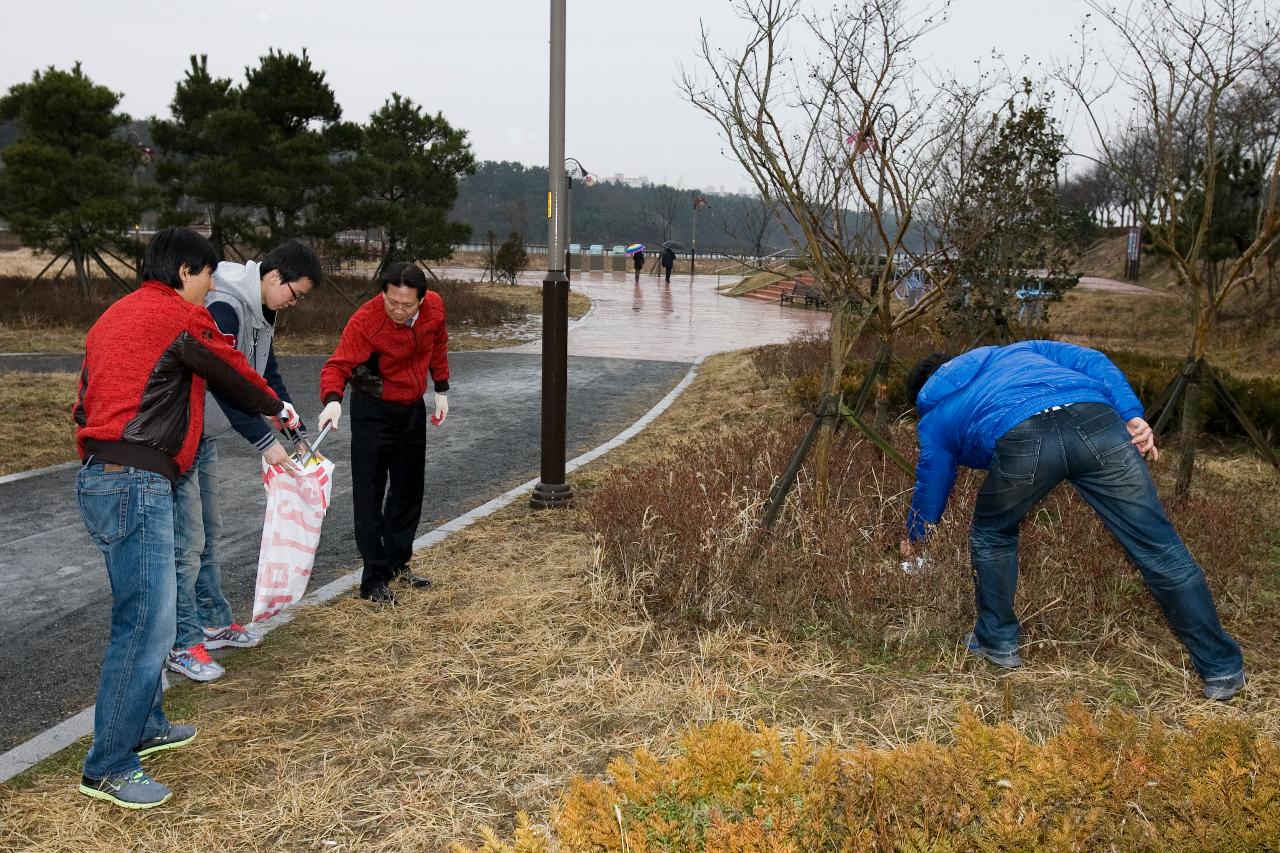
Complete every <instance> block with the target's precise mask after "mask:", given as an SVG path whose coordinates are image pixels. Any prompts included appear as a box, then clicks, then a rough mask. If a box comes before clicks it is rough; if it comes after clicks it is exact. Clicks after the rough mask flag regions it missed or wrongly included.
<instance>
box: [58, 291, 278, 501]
mask: <svg viewBox="0 0 1280 853" xmlns="http://www.w3.org/2000/svg"><path fill="white" fill-rule="evenodd" d="M206 381H207V382H208V384H209V385H210V386H212V387H213V389H214V390H215V391H216V392H218V393H219V394H221V395H224V396H226V397H227V398H228V399H230V400H233V401H235V402H236V404H237V405H238V406H240V407H242V408H244V409H247V410H249V411H253V412H257V413H259V414H263V415H278V414H279V413H280V409H281V403H280V400H279V398H278V397H276V394H275V392H274V391H272V390H271V387H270V386H269V385H267V383H266V381H265V380H263V378H262V377H261V376H259V375H258V374H257V372H256V371H255V370H254V369H253V368H252V367H250V366H249V363H248V362H247V361H245V358H244V356H243V355H241V354H240V353H239V352H238V351H237V350H236V349H235V348H233V347H231V346H230V345H229V344H227V342H226V341H225V340H224V339H223V337H222V334H221V333H220V332H219V331H218V327H217V326H215V325H214V322H213V318H212V317H210V316H209V312H208V311H206V310H205V308H204V306H203V305H192V304H191V303H189V302H187V301H186V300H184V299H183V298H182V296H181V295H180V294H179V293H178V292H177V291H176V290H174V289H173V288H172V287H169V286H168V285H166V284H164V283H163V282H158V281H148V282H145V283H143V285H142V286H141V287H140V288H138V289H137V290H135V291H133V292H132V293H130V294H128V295H127V296H124V297H122V298H120V299H118V300H116V302H115V303H113V304H112V305H111V307H110V308H108V309H107V310H106V311H105V312H103V314H102V316H101V317H99V318H98V321H97V322H96V323H94V324H93V326H92V327H91V328H90V329H89V333H88V334H87V335H86V336H85V341H84V361H83V363H82V365H81V368H80V388H79V393H78V394H77V399H76V405H75V409H74V415H75V421H76V446H77V448H78V450H79V451H80V458H82V459H87V458H88V457H89V456H90V455H91V454H92V455H93V456H94V457H95V458H96V459H99V460H101V461H103V462H114V463H117V464H120V465H132V466H135V467H138V468H145V469H147V470H148V471H155V472H156V473H158V474H163V475H165V476H166V477H168V478H169V479H171V480H172V479H176V478H177V477H178V476H179V475H180V474H181V473H183V472H185V471H186V470H187V469H188V468H190V467H191V463H192V462H193V461H195V455H196V446H197V445H198V444H199V443H200V435H201V433H202V431H203V429H204V393H205V383H206Z"/></svg>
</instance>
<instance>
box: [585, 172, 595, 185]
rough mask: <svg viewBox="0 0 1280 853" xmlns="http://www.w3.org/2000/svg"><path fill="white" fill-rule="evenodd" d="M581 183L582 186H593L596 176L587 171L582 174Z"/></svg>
mask: <svg viewBox="0 0 1280 853" xmlns="http://www.w3.org/2000/svg"><path fill="white" fill-rule="evenodd" d="M582 185H583V186H584V187H594V186H595V185H596V176H595V175H593V174H591V173H590V172H588V173H587V174H585V175H583V176H582Z"/></svg>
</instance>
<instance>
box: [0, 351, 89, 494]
mask: <svg viewBox="0 0 1280 853" xmlns="http://www.w3.org/2000/svg"><path fill="white" fill-rule="evenodd" d="M76 380H77V377H76V374H74V373H24V372H20V371H15V372H12V373H0V400H3V401H4V405H2V406H0V475H4V474H12V473H14V472H15V471H26V470H28V469H31V468H43V467H44V466H46V465H56V464H57V463H59V462H67V461H69V460H72V459H75V458H76V449H75V448H76V436H75V424H74V423H72V421H71V407H72V406H73V405H74V404H75V400H76Z"/></svg>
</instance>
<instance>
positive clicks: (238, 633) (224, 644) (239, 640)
mask: <svg viewBox="0 0 1280 853" xmlns="http://www.w3.org/2000/svg"><path fill="white" fill-rule="evenodd" d="M261 642H262V635H261V634H255V633H254V632H252V631H249V630H247V629H246V628H245V627H244V626H243V625H241V624H240V623H239V622H232V623H231V624H230V625H228V626H227V627H225V628H205V629H204V647H205V648H206V649H251V648H253V647H254V646H256V645H258V643H261Z"/></svg>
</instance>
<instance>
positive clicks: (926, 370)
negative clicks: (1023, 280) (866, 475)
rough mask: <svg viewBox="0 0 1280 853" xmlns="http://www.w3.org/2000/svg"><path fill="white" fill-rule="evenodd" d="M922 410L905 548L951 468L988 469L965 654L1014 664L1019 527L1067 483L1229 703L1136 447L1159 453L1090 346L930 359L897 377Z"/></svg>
mask: <svg viewBox="0 0 1280 853" xmlns="http://www.w3.org/2000/svg"><path fill="white" fill-rule="evenodd" d="M907 396H908V398H909V399H910V400H911V402H912V403H913V404H914V405H915V406H916V409H917V410H918V412H919V414H920V424H919V427H918V432H919V436H920V459H919V462H918V463H917V465H916V485H915V492H914V494H913V495H912V499H911V509H910V511H909V513H908V518H907V533H908V537H909V538H908V539H907V540H904V541H903V543H902V550H903V556H904V557H908V558H909V557H911V556H912V553H913V544H914V543H918V542H921V541H923V540H924V539H925V538H926V537H927V535H928V528H927V526H926V525H929V524H936V523H937V522H938V520H939V519H940V518H941V517H942V511H943V510H944V509H945V508H946V505H947V499H948V497H949V496H950V494H951V488H952V486H953V485H954V483H955V478H956V468H957V466H959V465H964V466H965V467H968V468H981V469H988V473H987V477H986V480H985V481H984V482H983V484H982V489H981V491H980V492H979V493H978V501H977V505H976V506H975V507H974V512H973V526H972V528H971V530H970V536H969V550H970V556H971V559H972V560H973V567H974V572H975V576H976V586H977V589H976V598H977V611H978V617H977V622H976V624H975V625H974V629H973V633H972V634H970V635H969V636H968V638H966V641H967V645H968V649H969V651H970V652H972V653H973V654H975V655H978V656H980V657H983V658H986V659H987V660H989V661H991V662H992V663H995V664H998V665H1000V666H1004V667H1016V666H1020V665H1021V664H1022V659H1021V658H1020V657H1019V656H1018V641H1019V629H1018V620H1017V617H1016V616H1015V615H1014V613H1013V596H1014V591H1015V589H1016V588H1017V581H1018V526H1019V524H1021V522H1022V519H1023V517H1024V516H1025V515H1026V514H1027V512H1028V510H1030V509H1031V507H1032V506H1033V505H1034V504H1035V503H1036V502H1037V501H1039V500H1040V499H1041V498H1043V497H1044V496H1045V495H1047V494H1048V493H1049V491H1050V490H1051V489H1053V487H1054V486H1056V485H1058V484H1059V483H1061V482H1062V481H1063V480H1066V481H1068V482H1070V483H1071V485H1072V486H1074V487H1075V489H1076V491H1078V492H1079V493H1080V496H1081V497H1083V498H1084V499H1085V501H1086V502H1087V503H1088V504H1089V505H1090V506H1091V507H1093V509H1094V511H1095V512H1097V513H1098V515H1099V516H1100V517H1101V518H1102V520H1103V523H1105V524H1106V525H1107V527H1108V529H1110V531H1111V533H1112V535H1114V536H1115V537H1116V540H1117V541H1118V542H1119V543H1120V545H1121V546H1122V547H1123V548H1124V550H1125V552H1126V553H1127V554H1128V555H1129V559H1130V560H1132V561H1133V563H1134V564H1135V565H1136V566H1137V567H1138V570H1139V571H1140V572H1141V573H1142V578H1143V580H1144V581H1145V582H1146V584H1147V588H1148V589H1149V590H1151V594H1152V595H1153V596H1155V599H1156V601H1157V602H1159V604H1160V607H1161V609H1162V610H1163V611H1164V614H1165V618H1166V619H1168V621H1169V624H1170V626H1171V627H1172V628H1173V631H1174V633H1175V634H1176V635H1177V637H1178V639H1179V640H1180V641H1181V642H1182V644H1183V645H1184V646H1185V647H1186V649H1187V651H1188V652H1189V653H1190V655H1191V660H1192V663H1194V665H1195V667H1196V670H1197V671H1198V672H1199V673H1200V677H1201V678H1202V679H1204V695H1205V696H1206V697H1207V698H1210V699H1220V700H1226V699H1230V698H1231V697H1232V696H1234V695H1235V694H1236V693H1237V692H1238V691H1239V690H1240V688H1241V687H1243V686H1244V681H1245V678H1244V660H1243V658H1242V657H1241V655H1240V647H1239V646H1238V645H1237V644H1236V642H1235V640H1233V639H1232V638H1231V636H1230V635H1229V634H1227V633H1226V631H1224V630H1223V628H1222V625H1221V624H1220V623H1219V621H1218V611H1217V608H1216V607H1215V606H1214V603H1213V595H1212V593H1210V592H1209V586H1208V584H1207V583H1206V582H1205V576H1204V571H1203V570H1202V569H1201V568H1200V566H1199V565H1198V564H1197V563H1196V561H1195V560H1194V559H1192V557H1191V554H1190V553H1189V552H1188V551H1187V548H1186V546H1185V545H1184V544H1183V543H1182V540H1181V539H1180V538H1179V537H1178V534H1177V531H1175V530H1174V529H1173V525H1172V524H1170V523H1169V519H1168V518H1167V517H1166V515H1165V512H1164V507H1163V506H1161V504H1160V498H1159V497H1158V496H1157V495H1156V489H1155V484H1154V483H1153V482H1152V480H1151V474H1150V472H1149V471H1148V470H1147V466H1146V465H1145V464H1144V463H1143V458H1142V457H1143V456H1149V457H1150V458H1151V459H1152V460H1153V461H1154V460H1155V459H1157V458H1158V457H1159V452H1158V451H1157V450H1156V447H1155V438H1154V436H1153V434H1152V432H1151V427H1150V426H1148V425H1147V422H1146V421H1144V420H1143V419H1142V404H1141V403H1139V402H1138V398H1137V396H1135V395H1134V393H1133V389H1131V388H1130V387H1129V383H1128V381H1127V380H1126V379H1125V377H1124V374H1123V373H1121V372H1120V369H1119V368H1117V367H1116V366H1115V365H1114V364H1112V363H1111V361H1110V360H1109V359H1108V358H1107V357H1106V356H1104V355H1103V354H1102V353H1100V352H1096V351H1095V350H1091V349H1086V348H1085V347H1079V346H1074V345H1072V344H1063V343H1056V342H1054V341H1024V342H1022V343H1018V344H1013V345H1012V346H1005V347H981V348H979V349H975V350H972V351H970V352H967V353H965V354H964V355H961V356H959V357H956V358H950V357H948V356H944V355H939V354H935V355H931V356H927V357H926V358H924V359H922V360H921V362H920V363H919V364H917V365H916V367H915V368H914V369H913V370H912V372H911V374H910V376H908V378H907Z"/></svg>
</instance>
